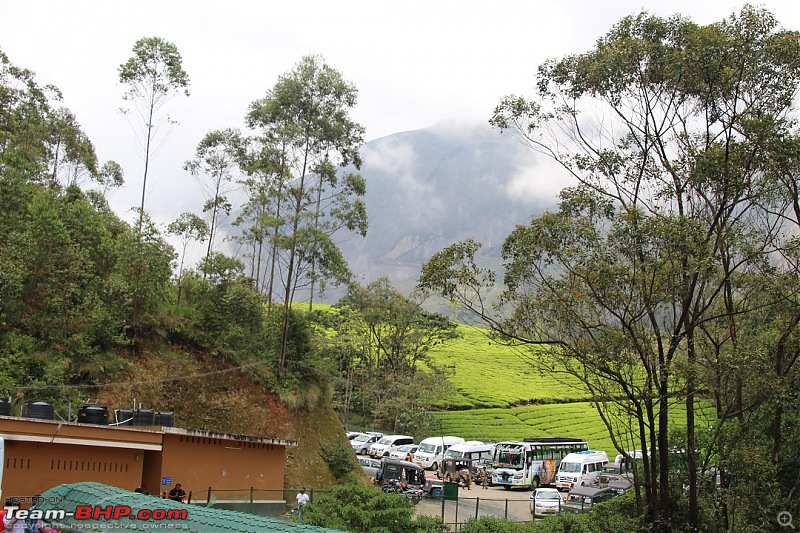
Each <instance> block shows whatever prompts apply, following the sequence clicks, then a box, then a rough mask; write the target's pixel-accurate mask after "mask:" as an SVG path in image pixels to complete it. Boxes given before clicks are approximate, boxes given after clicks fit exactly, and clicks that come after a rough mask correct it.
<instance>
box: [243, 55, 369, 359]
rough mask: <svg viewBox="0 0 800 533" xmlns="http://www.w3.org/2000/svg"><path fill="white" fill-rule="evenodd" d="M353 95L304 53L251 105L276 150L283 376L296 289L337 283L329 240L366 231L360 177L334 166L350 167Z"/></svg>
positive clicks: (355, 144) (353, 161)
mask: <svg viewBox="0 0 800 533" xmlns="http://www.w3.org/2000/svg"><path fill="white" fill-rule="evenodd" d="M356 96H357V90H356V88H355V87H354V86H353V85H352V84H351V83H350V82H348V81H346V80H345V79H344V78H343V77H342V75H341V74H340V73H339V72H338V71H336V70H335V69H333V68H331V67H330V66H328V65H327V64H325V63H324V62H323V61H322V59H321V58H320V57H317V56H306V57H304V58H302V59H301V60H300V62H299V63H298V64H297V65H296V66H295V67H294V69H293V70H292V71H290V72H289V73H287V74H285V75H283V76H281V77H280V78H279V80H278V82H277V83H276V84H275V86H274V87H273V88H272V89H271V90H270V91H269V92H268V93H267V95H266V97H264V98H262V99H260V100H256V101H255V102H253V103H252V104H251V105H250V111H249V113H248V115H247V123H248V126H250V127H252V128H255V129H258V130H260V132H261V133H260V134H261V138H262V139H264V140H265V141H266V142H268V143H269V146H270V147H271V148H272V149H276V150H278V151H279V152H280V157H279V160H280V162H281V164H280V166H279V169H278V171H279V175H278V178H279V181H280V186H278V187H276V188H275V192H276V194H280V195H281V196H282V200H281V202H282V203H281V206H282V209H283V211H282V212H281V214H280V216H279V217H278V218H279V220H280V226H279V227H278V226H276V229H277V231H276V233H275V235H273V239H274V241H273V242H274V244H275V257H276V260H278V261H280V269H277V270H276V275H277V274H278V273H280V275H281V280H280V281H281V282H282V284H283V295H282V296H283V318H282V333H281V343H280V354H279V357H278V369H279V371H283V368H284V362H285V354H286V340H287V338H288V327H289V312H290V307H291V304H292V302H293V300H294V297H295V293H296V291H297V289H298V288H299V287H301V286H304V287H310V288H313V283H314V282H316V281H317V280H318V279H319V280H325V279H330V280H334V282H337V283H341V282H345V281H347V279H348V278H349V276H350V273H349V269H348V267H347V264H346V262H345V260H344V258H343V257H342V255H341V252H340V251H339V249H338V247H337V246H336V244H335V242H334V241H333V240H332V238H331V236H332V234H333V233H334V232H336V231H338V230H339V229H342V228H347V229H348V230H350V231H356V232H358V233H359V234H361V235H364V234H365V233H366V227H367V221H366V209H365V208H364V204H363V202H362V201H361V200H360V198H359V197H361V196H363V195H364V194H365V182H364V179H363V178H362V177H361V176H360V175H359V174H356V173H353V172H349V173H344V175H342V174H341V173H340V172H336V170H338V169H342V168H344V167H347V166H348V165H352V166H354V167H355V168H356V169H358V168H359V167H360V165H361V158H360V155H359V153H358V149H359V147H360V146H361V143H362V140H363V133H364V128H363V127H362V126H360V125H359V124H357V123H355V122H354V121H353V120H351V118H350V116H349V110H350V109H351V108H352V107H353V106H355V104H356Z"/></svg>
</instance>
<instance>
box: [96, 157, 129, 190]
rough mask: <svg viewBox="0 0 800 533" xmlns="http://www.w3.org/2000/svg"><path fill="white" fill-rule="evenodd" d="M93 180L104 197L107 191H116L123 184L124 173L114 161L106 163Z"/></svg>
mask: <svg viewBox="0 0 800 533" xmlns="http://www.w3.org/2000/svg"><path fill="white" fill-rule="evenodd" d="M95 179H96V181H97V183H98V184H99V185H100V194H101V195H102V196H103V197H105V196H106V194H108V191H109V190H111V189H118V188H120V187H122V186H123V185H124V184H125V173H124V171H123V170H122V166H121V165H120V164H119V163H117V162H116V161H106V162H105V163H103V165H102V166H101V167H100V171H99V172H98V173H97V177H96V178H95Z"/></svg>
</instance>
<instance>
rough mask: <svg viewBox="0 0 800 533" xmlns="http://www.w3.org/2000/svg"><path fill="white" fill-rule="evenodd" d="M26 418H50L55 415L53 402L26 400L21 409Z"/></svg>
mask: <svg viewBox="0 0 800 533" xmlns="http://www.w3.org/2000/svg"><path fill="white" fill-rule="evenodd" d="M22 416H24V417H26V418H38V419H40V420H52V419H53V417H54V416H55V413H54V411H53V404H52V403H47V402H28V403H26V404H25V408H24V409H23V415H22Z"/></svg>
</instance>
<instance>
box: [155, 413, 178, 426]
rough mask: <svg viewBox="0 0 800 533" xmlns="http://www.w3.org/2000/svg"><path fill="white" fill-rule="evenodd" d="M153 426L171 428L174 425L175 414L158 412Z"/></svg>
mask: <svg viewBox="0 0 800 533" xmlns="http://www.w3.org/2000/svg"><path fill="white" fill-rule="evenodd" d="M154 425H156V426H162V427H168V428H171V427H172V426H174V425H175V413H173V412H172V411H159V412H158V413H156V420H155V424H154Z"/></svg>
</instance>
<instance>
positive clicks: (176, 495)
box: [169, 483, 186, 502]
mask: <svg viewBox="0 0 800 533" xmlns="http://www.w3.org/2000/svg"><path fill="white" fill-rule="evenodd" d="M185 497H186V491H184V490H183V489H182V488H181V484H180V483H175V487H174V488H173V489H172V490H171V491H169V499H170V500H174V501H176V502H183V499H184V498H185Z"/></svg>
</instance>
